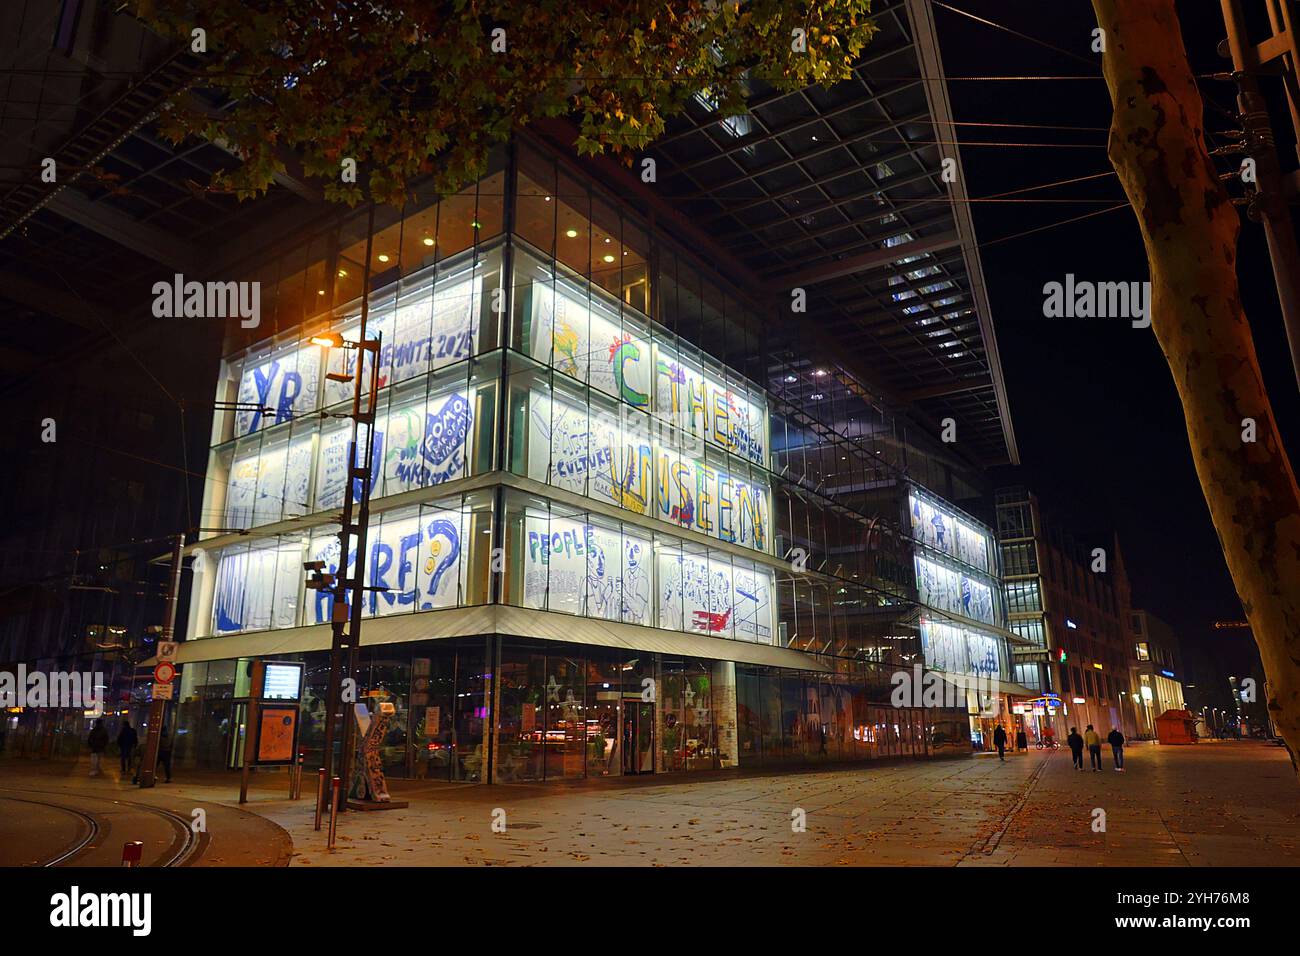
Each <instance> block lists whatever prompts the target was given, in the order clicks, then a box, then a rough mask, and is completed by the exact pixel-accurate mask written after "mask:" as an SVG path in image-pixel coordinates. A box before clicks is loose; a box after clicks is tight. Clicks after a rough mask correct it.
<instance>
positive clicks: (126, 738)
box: [117, 718, 140, 777]
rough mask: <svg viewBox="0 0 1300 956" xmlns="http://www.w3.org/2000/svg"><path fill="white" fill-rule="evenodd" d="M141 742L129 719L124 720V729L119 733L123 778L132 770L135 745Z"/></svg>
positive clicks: (118, 745) (118, 747)
mask: <svg viewBox="0 0 1300 956" xmlns="http://www.w3.org/2000/svg"><path fill="white" fill-rule="evenodd" d="M139 742H140V737H139V735H138V734H137V733H136V732H135V728H134V727H132V726H131V721H130V719H129V718H126V719H123V721H122V728H121V729H120V730H119V731H118V732H117V750H118V757H119V758H120V759H121V761H122V776H124V777H125V776H126V772H127V771H128V770H130V769H131V758H132V757H134V756H135V745H136V744H138V743H139Z"/></svg>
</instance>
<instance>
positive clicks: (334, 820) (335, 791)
mask: <svg viewBox="0 0 1300 956" xmlns="http://www.w3.org/2000/svg"><path fill="white" fill-rule="evenodd" d="M338 820H339V778H338V777H335V778H334V779H333V780H331V781H330V829H329V842H328V843H327V844H326V846H327V848H328V849H331V850H332V849H334V834H335V831H336V828H337V825H338Z"/></svg>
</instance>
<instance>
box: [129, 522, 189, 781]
mask: <svg viewBox="0 0 1300 956" xmlns="http://www.w3.org/2000/svg"><path fill="white" fill-rule="evenodd" d="M184 547H185V535H184V533H181V534H178V535H176V538H175V540H174V541H173V542H172V576H171V582H170V584H169V586H168V588H167V608H166V612H165V614H164V616H163V630H162V639H163V640H164V641H171V640H174V639H175V637H174V635H175V634H176V608H177V605H178V604H179V603H180V601H179V598H180V591H181V561H182V557H181V552H182V550H183V549H184ZM166 714H167V701H165V700H153V701H151V702H150V703H149V733H148V735H147V736H146V737H145V740H144V753H143V754H142V755H141V756H140V788H141V789H142V790H143V789H148V788H149V787H152V786H154V785H155V783H156V782H157V774H156V772H155V771H156V770H157V765H158V749H159V745H160V744H161V742H162V725H163V718H164V717H165V716H166Z"/></svg>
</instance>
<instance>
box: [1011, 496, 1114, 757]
mask: <svg viewBox="0 0 1300 956" xmlns="http://www.w3.org/2000/svg"><path fill="white" fill-rule="evenodd" d="M995 500H996V509H997V522H998V537H999V541H1000V545H1001V548H1002V562H1003V572H1004V575H1005V588H1006V598H1007V610H1008V615H1009V618H1010V620H1009V626H1010V628H1011V630H1012V631H1013V632H1015V633H1016V634H1017V635H1018V636H1019V637H1021V638H1022V639H1023V641H1024V643H1020V644H1016V645H1014V649H1013V657H1014V662H1013V666H1014V670H1015V679H1016V681H1017V682H1019V683H1020V684H1023V685H1024V686H1026V687H1028V688H1031V689H1032V690H1033V691H1034V695H1033V697H1032V699H1031V700H1028V701H1025V702H1022V703H1021V705H1020V709H1021V713H1019V714H1017V715H1016V716H1017V720H1018V721H1019V722H1022V723H1023V725H1024V727H1025V729H1026V732H1027V733H1028V734H1029V736H1030V737H1031V739H1035V738H1037V737H1039V736H1041V735H1042V734H1043V733H1044V732H1045V731H1046V730H1047V729H1048V728H1051V730H1052V732H1053V733H1055V734H1056V736H1057V739H1058V740H1062V741H1063V740H1064V739H1065V734H1066V733H1068V732H1069V728H1070V727H1072V726H1077V727H1078V728H1079V729H1080V731H1082V730H1083V728H1084V727H1085V726H1086V725H1088V724H1093V725H1094V726H1095V727H1097V728H1098V730H1099V731H1100V732H1101V733H1102V734H1103V736H1104V735H1105V733H1107V732H1108V731H1109V729H1110V728H1111V727H1118V728H1120V729H1121V730H1122V731H1123V732H1124V734H1125V735H1126V736H1132V735H1134V733H1135V732H1136V730H1137V725H1136V713H1135V711H1134V708H1133V703H1132V701H1131V700H1130V695H1131V693H1132V690H1131V686H1130V678H1129V661H1130V658H1131V656H1132V655H1131V651H1130V647H1129V645H1130V642H1129V640H1128V633H1129V628H1130V627H1131V622H1130V618H1129V606H1130V597H1129V594H1130V591H1129V583H1128V577H1127V575H1126V573H1125V571H1124V562H1123V558H1122V556H1121V554H1120V550H1119V542H1118V539H1115V538H1113V537H1112V538H1110V539H1109V540H1098V541H1093V540H1085V539H1081V538H1078V537H1076V536H1075V535H1073V534H1071V533H1070V532H1069V531H1067V530H1064V529H1063V528H1061V527H1060V526H1058V525H1057V524H1055V523H1053V522H1052V521H1051V519H1050V518H1048V519H1046V520H1045V518H1044V515H1043V511H1042V509H1041V508H1040V506H1039V502H1038V498H1037V496H1035V495H1034V494H1032V493H1031V492H1029V491H1028V490H1027V489H1025V488H1021V487H1007V488H1000V489H998V491H997V493H996V499H995Z"/></svg>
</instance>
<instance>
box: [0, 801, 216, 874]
mask: <svg viewBox="0 0 1300 956" xmlns="http://www.w3.org/2000/svg"><path fill="white" fill-rule="evenodd" d="M0 791H7V793H0V800H10V801H14V802H18V803H27V804H32V805H35V806H41V807H46V808H49V809H53V810H57V811H62V812H65V813H68V814H71V815H73V816H75V817H77V818H78V820H79V821H80V823H81V824H82V825H83V826H84V827H85V828H86V832H85V833H84V834H81V835H79V838H78V839H77V841H76V842H75V843H73V844H72V845H70V846H67V847H64V848H63V849H62V850H61V851H60V852H59V853H58V854H56V855H55V856H53V857H50V858H49V859H47V860H44V861H42V862H41V863H40V864H39V865H40V866H42V867H54V866H65V865H97V866H112V865H116V863H115V862H109V861H108V860H104V861H96V862H95V863H89V862H88V860H89V859H90V857H92V856H93V855H94V854H95V851H97V850H98V851H100V852H99V855H100V856H105V855H106V854H105V852H104V851H109V852H111V851H110V850H109V847H108V845H107V844H106V842H105V841H106V840H107V839H108V836H109V834H110V833H111V832H112V830H113V826H112V823H111V822H110V821H109V820H108V819H107V816H106V813H105V811H104V810H100V811H99V812H95V809H94V807H93V804H95V803H108V804H111V805H113V806H115V807H119V808H128V807H129V808H130V809H131V810H133V811H142V812H144V813H146V814H149V815H151V816H153V817H157V818H161V819H163V820H166V821H167V823H168V824H169V826H171V827H172V828H173V829H172V840H171V842H170V844H169V845H168V846H167V848H166V850H165V851H164V852H163V855H162V856H161V857H159V859H158V862H155V863H152V864H148V865H150V866H156V867H178V866H189V865H191V864H193V863H194V862H195V861H196V860H197V859H198V858H199V857H201V856H202V853H203V850H204V849H205V848H206V847H207V845H208V842H209V840H208V836H207V834H206V833H196V832H195V831H194V828H193V827H192V826H191V824H190V820H189V819H187V818H186V817H184V816H182V815H181V814H179V813H176V812H174V811H172V810H168V809H166V808H164V807H157V806H154V805H153V804H148V803H140V802H138V801H135V800H122V799H120V798H117V797H110V796H101V795H98V794H87V793H83V792H80V791H75V790H30V789H23V790H15V789H13V788H9V787H0ZM8 793H22V794H27V795H39V796H41V797H56V798H61V799H60V800H59V801H57V802H56V801H55V800H49V799H39V800H37V799H30V798H29V797H25V796H24V797H18V796H9V795H7V794H8ZM69 800H71V801H74V802H82V803H85V802H89V803H91V804H92V807H91V808H90V809H87V808H85V807H75V806H69V805H68V801H69ZM119 826H120V824H119Z"/></svg>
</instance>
